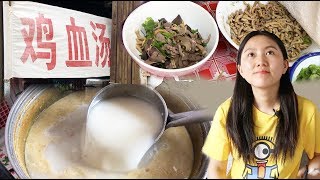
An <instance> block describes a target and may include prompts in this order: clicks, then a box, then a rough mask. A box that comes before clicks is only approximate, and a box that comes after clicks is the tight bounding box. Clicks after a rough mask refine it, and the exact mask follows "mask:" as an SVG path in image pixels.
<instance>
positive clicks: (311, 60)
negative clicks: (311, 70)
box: [290, 52, 320, 82]
mask: <svg viewBox="0 0 320 180" xmlns="http://www.w3.org/2000/svg"><path fill="white" fill-rule="evenodd" d="M312 64H314V65H317V66H319V67H320V52H311V53H308V54H306V55H303V56H301V57H300V58H299V59H298V60H297V61H296V62H294V64H293V65H292V67H291V68H290V79H291V82H296V81H297V77H298V75H299V73H300V72H301V70H302V68H308V67H309V66H310V65H312ZM318 74H319V73H318ZM319 75H320V74H319Z"/></svg>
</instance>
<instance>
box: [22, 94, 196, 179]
mask: <svg viewBox="0 0 320 180" xmlns="http://www.w3.org/2000/svg"><path fill="white" fill-rule="evenodd" d="M95 93H96V91H95V90H93V91H78V92H74V93H71V94H70V95H68V96H66V97H64V98H62V99H60V100H58V101H57V102H55V103H54V104H52V105H51V106H49V107H48V108H47V109H46V110H44V111H43V112H41V113H40V114H39V116H38V118H37V119H36V120H35V123H34V124H33V125H32V127H31V129H30V132H29V134H28V137H27V139H26V147H25V162H26V167H27V170H28V173H29V175H30V177H31V178H188V177H189V175H190V173H191V170H192V166H193V148H192V142H191V139H190V137H189V134H188V133H187V130H186V129H185V128H184V127H174V128H169V129H167V130H166V131H165V132H164V134H163V135H162V137H161V138H160V139H159V141H158V142H157V143H156V144H154V145H153V146H152V148H151V149H150V151H148V154H147V155H148V156H147V158H148V161H147V163H145V164H144V165H143V166H141V167H137V168H134V167H136V166H137V162H138V160H139V159H141V157H137V158H136V160H132V159H130V158H132V155H133V154H130V153H129V155H127V156H125V158H126V159H125V161H124V162H129V163H125V164H122V165H121V166H123V167H126V168H127V169H126V168H125V169H118V171H112V170H110V169H108V168H113V166H115V165H116V163H115V164H112V165H111V167H107V166H106V165H103V164H104V163H105V162H106V161H104V160H107V161H108V162H110V160H108V159H104V160H102V161H100V162H99V163H98V161H92V162H90V161H91V160H93V159H90V160H88V159H86V158H84V156H83V155H84V153H82V146H83V147H84V149H83V150H84V151H83V152H90V151H91V153H87V157H90V156H91V155H92V154H98V153H99V152H98V153H97V151H98V149H93V148H94V146H88V145H89V144H88V143H87V145H86V142H85V138H86V136H87V135H88V132H89V131H88V127H89V126H90V128H91V130H93V129H94V130H96V128H97V127H96V126H97V125H98V124H99V123H96V124H91V125H90V121H88V122H87V124H86V115H87V109H88V106H89V103H90V101H91V99H92V97H93V96H94V95H95ZM128 104H130V103H128ZM104 105H105V104H104ZM97 109H99V108H97ZM99 112H101V111H99ZM142 113H145V112H142ZM100 115H102V114H99V116H100ZM104 116H106V117H109V116H116V114H113V113H112V114H107V113H106V114H103V117H104ZM126 116H128V115H126ZM98 120H101V119H99V118H98ZM143 122H148V119H146V120H145V121H143ZM88 123H89V125H88ZM103 123H104V122H100V125H101V124H102V125H103ZM148 123H149V122H148ZM125 124H126V123H124V122H121V123H120V122H119V124H118V125H117V124H115V125H116V126H119V127H121V126H124V127H123V128H125V130H126V131H129V130H128V129H126V127H130V125H129V126H125ZM137 124H139V123H137ZM86 125H87V126H88V127H87V128H86ZM156 126H158V125H157V124H155V126H154V127H149V126H148V128H151V129H150V131H152V128H155V127H156ZM141 128H142V129H146V127H145V126H143V123H142V125H141ZM148 128H147V129H148ZM86 129H87V131H86ZM102 130H103V128H102V129H101V130H100V132H99V133H100V134H98V136H97V135H96V138H93V139H95V140H97V143H100V144H102V145H111V147H112V148H120V147H117V146H120V145H121V143H122V144H125V140H124V141H123V142H121V143H119V144H117V143H115V142H113V143H114V144H106V142H104V141H102V142H99V141H101V139H100V138H101V136H103V135H104V134H103V131H102ZM110 131H111V130H110ZM95 132H97V131H95ZM114 133H117V134H120V136H119V138H120V137H121V133H124V132H123V131H120V132H118V131H114ZM89 134H90V133H89ZM122 135H124V134H122ZM93 136H94V135H93ZM83 137H84V138H83ZM104 138H107V137H104ZM137 138H138V136H136V137H134V138H130V139H128V140H129V141H128V144H130V143H132V141H135V140H136V139H137ZM153 138H154V136H152V135H151V136H150V137H148V138H146V139H145V140H144V144H142V145H138V146H137V151H140V150H141V151H144V150H145V149H141V148H142V147H145V148H146V147H147V145H146V144H148V143H149V142H150V141H151V139H153ZM113 140H114V139H113ZM135 143H136V142H135ZM148 145H150V144H148ZM132 146H134V145H130V146H128V148H130V147H132ZM105 147H106V146H105ZM105 147H104V148H105ZM85 148H87V150H85ZM100 150H101V149H100ZM107 153H109V152H105V154H107ZM137 154H139V153H137ZM130 161H133V162H130ZM97 164H98V165H97ZM121 166H118V165H117V167H118V168H119V167H121Z"/></svg>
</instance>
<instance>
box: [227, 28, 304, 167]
mask: <svg viewBox="0 0 320 180" xmlns="http://www.w3.org/2000/svg"><path fill="white" fill-rule="evenodd" d="M257 35H263V36H267V37H269V38H270V39H272V40H274V41H275V42H276V43H277V44H278V46H279V47H280V49H281V52H282V54H283V58H284V59H285V60H286V59H288V55H287V52H286V48H285V46H284V44H283V42H282V41H281V40H280V39H279V38H278V37H277V36H276V35H274V34H272V33H270V32H267V31H253V32H251V33H249V34H248V35H247V36H246V37H245V38H244V39H243V41H242V42H241V44H240V46H239V51H238V56H237V64H238V65H240V64H241V54H242V51H243V48H244V46H245V45H246V43H247V42H248V41H249V39H251V38H252V37H254V36H257ZM278 92H279V98H280V110H279V112H278V113H277V115H278V117H279V121H278V124H277V127H276V131H275V135H274V137H275V149H274V151H273V153H274V154H273V155H274V158H278V157H280V158H281V160H283V161H285V159H286V156H287V155H289V157H292V156H293V155H294V152H295V149H296V146H297V141H298V133H299V128H298V127H299V122H298V103H297V97H296V93H295V92H294V89H293V86H292V84H291V81H290V76H289V68H288V70H287V71H286V73H285V74H283V75H282V77H281V79H280V87H279V91H278ZM253 100H254V97H253V92H252V88H251V85H250V84H249V83H248V82H247V81H246V80H245V79H244V78H243V77H242V76H241V75H240V73H239V71H238V70H237V75H236V81H235V87H234V90H233V96H232V100H231V106H230V108H229V111H228V115H227V122H226V128H227V134H228V136H229V138H230V139H231V141H232V143H233V145H234V147H235V148H236V149H237V151H238V153H239V156H240V158H241V157H242V158H243V160H244V161H245V163H248V162H252V161H253V160H254V149H253V143H254V141H255V140H256V136H255V134H254V130H253V129H254V122H253V115H252V107H253Z"/></svg>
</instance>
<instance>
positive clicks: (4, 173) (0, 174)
mask: <svg viewBox="0 0 320 180" xmlns="http://www.w3.org/2000/svg"><path fill="white" fill-rule="evenodd" d="M0 179H15V178H14V177H13V176H12V174H11V173H10V172H9V171H8V170H7V168H6V167H5V166H4V165H3V164H2V162H0Z"/></svg>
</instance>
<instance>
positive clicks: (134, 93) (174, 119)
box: [87, 84, 213, 142]
mask: <svg viewBox="0 0 320 180" xmlns="http://www.w3.org/2000/svg"><path fill="white" fill-rule="evenodd" d="M114 97H135V98H138V99H140V100H143V101H146V102H148V103H150V104H151V105H153V106H155V107H156V108H157V109H158V110H159V112H160V114H161V116H162V121H163V122H162V128H161V129H159V135H158V136H157V137H156V139H155V142H156V141H157V140H158V139H159V138H160V137H161V135H162V134H163V132H164V130H165V129H167V128H170V127H176V126H184V125H186V124H190V123H201V122H205V121H211V120H212V119H213V116H212V115H211V114H210V113H209V112H208V111H207V110H205V109H202V110H194V111H187V112H181V113H176V114H174V113H172V112H171V111H170V110H169V109H168V108H167V105H166V102H165V101H164V99H163V98H162V96H161V95H160V94H159V93H158V92H157V91H156V90H153V89H151V88H149V87H147V86H144V85H136V84H110V85H108V86H106V87H104V88H102V89H101V90H100V91H99V92H98V93H97V94H96V95H95V97H94V98H93V100H92V101H91V103H90V105H89V108H88V113H87V119H88V116H89V115H90V113H89V112H90V111H91V110H92V108H93V107H94V106H95V105H96V104H97V103H99V102H100V101H101V100H106V99H110V98H114Z"/></svg>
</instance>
